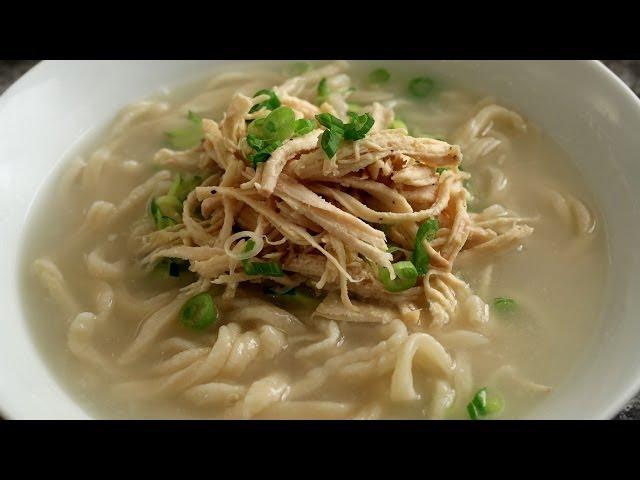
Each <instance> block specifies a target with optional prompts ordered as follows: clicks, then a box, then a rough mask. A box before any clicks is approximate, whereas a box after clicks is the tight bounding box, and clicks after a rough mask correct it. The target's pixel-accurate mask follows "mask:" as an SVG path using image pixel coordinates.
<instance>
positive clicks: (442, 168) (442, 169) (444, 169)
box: [436, 167, 449, 175]
mask: <svg viewBox="0 0 640 480" xmlns="http://www.w3.org/2000/svg"><path fill="white" fill-rule="evenodd" d="M446 170H449V168H448V167H438V168H436V173H437V174H438V175H440V174H441V173H442V172H444V171H446Z"/></svg>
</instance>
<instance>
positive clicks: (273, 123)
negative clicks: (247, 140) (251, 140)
mask: <svg viewBox="0 0 640 480" xmlns="http://www.w3.org/2000/svg"><path fill="white" fill-rule="evenodd" d="M295 123H296V116H295V114H294V113H293V110H292V109H291V108H289V107H278V108H276V109H274V110H273V111H272V112H271V113H269V115H267V116H266V117H264V118H259V119H257V120H254V121H253V122H251V123H250V124H249V127H248V128H247V133H249V134H250V135H254V136H255V137H257V138H259V139H261V140H268V141H274V140H280V141H284V140H286V139H288V138H290V137H291V136H292V135H293V132H294V129H295Z"/></svg>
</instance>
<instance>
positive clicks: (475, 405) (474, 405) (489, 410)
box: [467, 387, 504, 420]
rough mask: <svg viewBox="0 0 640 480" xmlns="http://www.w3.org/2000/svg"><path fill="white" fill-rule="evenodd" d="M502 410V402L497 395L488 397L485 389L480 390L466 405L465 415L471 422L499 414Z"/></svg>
mask: <svg viewBox="0 0 640 480" xmlns="http://www.w3.org/2000/svg"><path fill="white" fill-rule="evenodd" d="M503 409H504V400H503V399H502V397H501V396H499V395H492V396H489V395H488V394H487V388H486V387H484V388H481V389H480V390H478V392H477V393H476V394H475V395H474V396H473V399H472V400H471V402H469V404H468V405H467V413H468V414H469V418H470V419H471V420H477V419H478V417H485V416H487V415H493V414H497V413H500V412H501V411H502V410H503Z"/></svg>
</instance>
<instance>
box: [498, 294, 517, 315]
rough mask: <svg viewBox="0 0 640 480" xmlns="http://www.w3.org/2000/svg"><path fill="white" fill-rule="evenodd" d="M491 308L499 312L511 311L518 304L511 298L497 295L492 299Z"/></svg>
mask: <svg viewBox="0 0 640 480" xmlns="http://www.w3.org/2000/svg"><path fill="white" fill-rule="evenodd" d="M493 308H495V309H496V310H497V311H498V312H499V313H513V312H514V311H515V310H516V309H517V308H518V304H517V303H516V301H515V300H514V299H513V298H507V297H498V298H494V299H493Z"/></svg>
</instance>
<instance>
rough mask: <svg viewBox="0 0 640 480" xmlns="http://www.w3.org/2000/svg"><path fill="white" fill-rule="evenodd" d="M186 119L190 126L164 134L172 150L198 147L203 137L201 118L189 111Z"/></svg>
mask: <svg viewBox="0 0 640 480" xmlns="http://www.w3.org/2000/svg"><path fill="white" fill-rule="evenodd" d="M187 118H188V119H189V121H190V122H191V125H189V126H187V127H185V128H181V129H178V130H173V131H171V132H166V135H167V137H168V138H169V143H170V144H171V147H172V148H174V149H178V150H186V149H188V148H193V147H195V146H196V145H198V144H199V143H200V141H201V140H202V138H203V137H204V131H203V130H202V118H200V117H199V116H198V115H196V114H195V113H193V112H192V111H191V110H189V114H188V115H187Z"/></svg>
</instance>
